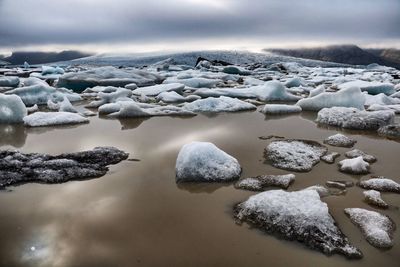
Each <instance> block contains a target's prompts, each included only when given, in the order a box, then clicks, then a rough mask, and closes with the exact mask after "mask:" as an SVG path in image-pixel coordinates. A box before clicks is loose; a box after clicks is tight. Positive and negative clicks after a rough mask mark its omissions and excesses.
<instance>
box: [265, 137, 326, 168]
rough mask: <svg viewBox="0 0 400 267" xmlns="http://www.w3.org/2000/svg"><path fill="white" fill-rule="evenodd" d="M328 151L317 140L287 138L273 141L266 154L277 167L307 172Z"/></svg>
mask: <svg viewBox="0 0 400 267" xmlns="http://www.w3.org/2000/svg"><path fill="white" fill-rule="evenodd" d="M327 151H328V149H327V148H326V147H325V146H323V145H321V144H319V143H318V142H315V141H310V140H297V139H287V140H277V141H273V142H271V143H270V144H269V145H268V147H267V148H266V149H265V152H264V155H265V157H266V158H267V159H268V160H269V161H270V162H271V164H272V166H274V167H276V168H280V169H285V170H290V171H299V172H307V171H310V170H311V169H312V167H313V166H314V165H316V164H317V163H318V162H319V161H320V158H321V157H322V156H323V155H325V154H326V152H327Z"/></svg>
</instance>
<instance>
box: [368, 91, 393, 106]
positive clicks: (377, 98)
mask: <svg viewBox="0 0 400 267" xmlns="http://www.w3.org/2000/svg"><path fill="white" fill-rule="evenodd" d="M364 95H365V98H366V100H365V105H366V106H371V105H374V104H378V105H382V106H385V105H396V104H400V99H398V98H394V97H390V96H387V95H385V94H383V93H381V94H378V95H369V94H364Z"/></svg>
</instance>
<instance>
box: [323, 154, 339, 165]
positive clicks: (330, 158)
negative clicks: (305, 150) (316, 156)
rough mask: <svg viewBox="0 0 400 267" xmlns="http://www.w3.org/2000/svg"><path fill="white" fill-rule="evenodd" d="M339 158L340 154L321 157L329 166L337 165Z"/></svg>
mask: <svg viewBox="0 0 400 267" xmlns="http://www.w3.org/2000/svg"><path fill="white" fill-rule="evenodd" d="M339 156H340V154H339V153H338V152H328V153H326V154H325V155H324V156H322V157H321V160H322V161H324V162H326V163H328V164H332V163H335V160H336V158H338V157H339Z"/></svg>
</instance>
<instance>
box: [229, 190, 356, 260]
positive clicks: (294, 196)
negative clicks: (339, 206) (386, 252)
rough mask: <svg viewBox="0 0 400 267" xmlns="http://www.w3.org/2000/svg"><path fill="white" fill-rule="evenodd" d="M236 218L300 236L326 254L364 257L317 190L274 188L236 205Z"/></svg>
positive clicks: (284, 234)
mask: <svg viewBox="0 0 400 267" xmlns="http://www.w3.org/2000/svg"><path fill="white" fill-rule="evenodd" d="M234 212H235V218H236V219H238V220H239V221H244V222H248V223H250V224H251V225H254V226H256V227H257V228H259V229H261V230H264V231H266V232H267V233H271V234H277V235H279V236H281V237H283V238H285V239H288V240H298V241H299V242H301V243H303V244H305V245H306V246H308V247H309V248H311V249H315V250H318V251H321V252H323V253H325V254H328V255H331V254H335V253H337V254H342V255H344V256H346V257H348V258H361V257H362V253H361V251H360V250H358V249H357V248H356V247H354V246H353V245H351V244H350V242H349V241H348V239H347V238H346V236H345V235H344V234H343V233H342V231H341V230H340V229H339V228H338V226H337V224H336V222H335V220H334V219H333V218H332V216H331V215H330V213H329V209H328V205H327V204H326V203H324V202H322V201H321V199H320V196H319V194H318V192H317V191H316V190H310V189H307V190H301V191H295V192H285V191H283V190H271V191H267V192H262V193H259V194H256V195H253V196H251V197H250V198H249V199H248V200H246V201H245V202H242V203H240V204H238V205H237V206H235V208H234Z"/></svg>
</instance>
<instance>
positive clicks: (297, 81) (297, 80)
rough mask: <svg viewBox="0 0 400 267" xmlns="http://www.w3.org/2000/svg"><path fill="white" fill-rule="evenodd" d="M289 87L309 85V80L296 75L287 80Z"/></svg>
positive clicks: (286, 84)
mask: <svg viewBox="0 0 400 267" xmlns="http://www.w3.org/2000/svg"><path fill="white" fill-rule="evenodd" d="M285 86H286V87H287V88H292V87H300V86H307V82H306V81H305V80H304V79H303V78H299V77H294V78H291V79H289V80H287V81H286V82H285Z"/></svg>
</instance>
